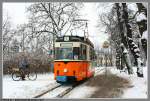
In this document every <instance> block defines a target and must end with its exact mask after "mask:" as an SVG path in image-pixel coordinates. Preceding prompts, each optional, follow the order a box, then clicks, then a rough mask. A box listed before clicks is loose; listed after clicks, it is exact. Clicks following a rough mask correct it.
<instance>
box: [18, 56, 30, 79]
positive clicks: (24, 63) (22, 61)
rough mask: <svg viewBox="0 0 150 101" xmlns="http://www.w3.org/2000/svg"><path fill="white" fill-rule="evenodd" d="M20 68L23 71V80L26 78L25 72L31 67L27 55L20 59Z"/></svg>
mask: <svg viewBox="0 0 150 101" xmlns="http://www.w3.org/2000/svg"><path fill="white" fill-rule="evenodd" d="M19 68H20V69H21V70H22V71H23V74H22V80H25V72H26V70H27V69H28V68H29V63H28V61H27V57H26V56H24V55H23V56H22V58H21V59H20V61H19Z"/></svg>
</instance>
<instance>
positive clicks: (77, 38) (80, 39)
mask: <svg viewBox="0 0 150 101" xmlns="http://www.w3.org/2000/svg"><path fill="white" fill-rule="evenodd" d="M65 37H68V38H69V39H68V40H67V41H65V40H64V38H65ZM56 42H83V43H86V44H89V45H90V46H92V47H94V45H93V43H92V42H91V41H90V40H89V39H88V38H86V39H85V40H84V37H81V36H62V37H57V39H56Z"/></svg>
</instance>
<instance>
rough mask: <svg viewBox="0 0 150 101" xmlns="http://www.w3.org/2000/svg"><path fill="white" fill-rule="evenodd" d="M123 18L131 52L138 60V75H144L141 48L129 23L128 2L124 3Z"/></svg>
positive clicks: (136, 60)
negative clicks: (135, 40) (133, 35)
mask: <svg viewBox="0 0 150 101" xmlns="http://www.w3.org/2000/svg"><path fill="white" fill-rule="evenodd" d="M122 7H123V9H122V12H123V15H122V18H123V19H124V23H125V28H126V34H127V44H128V46H129V48H130V51H131V53H132V54H133V56H134V59H135V62H136V66H137V75H138V76H139V77H143V68H142V66H141V64H142V61H141V59H140V49H139V47H138V45H136V44H135V42H134V41H133V39H132V28H131V26H130V24H129V19H128V11H127V5H126V3H122Z"/></svg>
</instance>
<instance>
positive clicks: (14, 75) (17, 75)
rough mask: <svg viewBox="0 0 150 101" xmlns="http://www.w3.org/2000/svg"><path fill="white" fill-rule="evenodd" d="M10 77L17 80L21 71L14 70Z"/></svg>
mask: <svg viewBox="0 0 150 101" xmlns="http://www.w3.org/2000/svg"><path fill="white" fill-rule="evenodd" d="M12 79H13V80H14V81H19V80H20V79H21V72H19V71H15V72H13V73H12Z"/></svg>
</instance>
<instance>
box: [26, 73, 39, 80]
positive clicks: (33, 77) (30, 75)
mask: <svg viewBox="0 0 150 101" xmlns="http://www.w3.org/2000/svg"><path fill="white" fill-rule="evenodd" d="M28 78H29V80H32V81H33V80H36V78H37V73H36V72H33V73H28Z"/></svg>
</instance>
